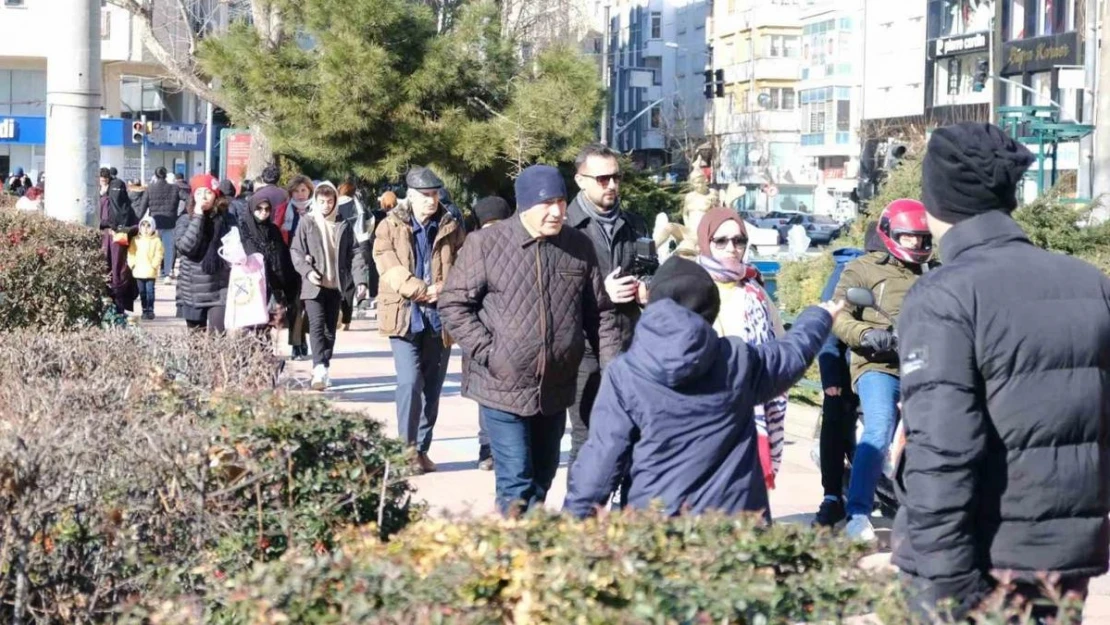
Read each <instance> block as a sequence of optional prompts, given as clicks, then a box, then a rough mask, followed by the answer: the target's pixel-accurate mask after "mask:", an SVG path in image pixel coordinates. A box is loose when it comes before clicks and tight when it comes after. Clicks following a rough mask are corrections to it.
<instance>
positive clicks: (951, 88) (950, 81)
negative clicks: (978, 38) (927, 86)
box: [933, 52, 990, 106]
mask: <svg viewBox="0 0 1110 625" xmlns="http://www.w3.org/2000/svg"><path fill="white" fill-rule="evenodd" d="M986 59H987V53H986V52H982V53H979V54H965V55H962V56H951V57H948V58H945V59H938V60H937V63H936V66H935V72H934V73H935V77H936V81H935V83H934V84H933V101H934V105H935V106H952V105H956V104H975V103H980V102H988V101H989V100H990V92H989V91H988V90H987V89H984V90H983V91H975V69H976V66H977V65H978V64H979V62H980V61H985V60H986Z"/></svg>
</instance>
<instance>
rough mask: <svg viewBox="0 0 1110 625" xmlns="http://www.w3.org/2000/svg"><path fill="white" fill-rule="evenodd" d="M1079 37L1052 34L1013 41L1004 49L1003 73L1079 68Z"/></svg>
mask: <svg viewBox="0 0 1110 625" xmlns="http://www.w3.org/2000/svg"><path fill="white" fill-rule="evenodd" d="M1079 56H1080V46H1079V34H1078V33H1076V32H1074V31H1073V32H1070V33H1061V34H1059V35H1048V36H1045V37H1036V38H1034V39H1022V40H1021V41H1010V42H1007V43H1006V44H1005V45H1003V46H1002V58H1003V60H1004V61H1005V63H1004V65H1003V66H1002V73H1003V74H1021V73H1023V72H1043V71H1047V70H1051V69H1052V68H1054V67H1056V66H1057V65H1079V64H1080V62H1079Z"/></svg>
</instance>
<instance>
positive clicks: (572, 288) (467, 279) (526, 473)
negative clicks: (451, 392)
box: [439, 165, 621, 516]
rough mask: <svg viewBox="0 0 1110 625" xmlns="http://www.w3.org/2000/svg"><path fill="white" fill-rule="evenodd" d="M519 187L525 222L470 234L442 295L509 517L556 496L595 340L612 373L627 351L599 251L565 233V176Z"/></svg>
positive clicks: (539, 172)
mask: <svg viewBox="0 0 1110 625" xmlns="http://www.w3.org/2000/svg"><path fill="white" fill-rule="evenodd" d="M515 190H516V205H517V212H518V215H517V216H516V217H515V218H510V219H506V220H504V221H500V222H498V223H496V224H494V225H492V226H490V227H489V228H485V229H483V230H479V231H477V232H474V233H473V234H471V235H470V236H469V237H468V240H467V243H466V245H465V246H464V247H463V249H462V253H461V254H460V255H459V261H458V263H457V264H456V267H455V269H454V271H452V272H451V275H450V276H448V278H447V286H446V288H444V290H443V293H442V294H441V295H440V298H439V310H440V313H441V314H442V315H443V321H444V324H445V325H446V327H447V330H448V331H449V332H450V333H451V336H453V337H454V338H455V339H456V340H457V341H458V342H459V346H460V347H462V350H463V352H464V353H465V354H466V357H467V362H468V368H467V376H466V380H465V382H464V388H463V395H464V396H466V397H468V398H470V399H473V400H474V401H476V402H478V404H479V406H480V410H481V418H482V420H483V423H484V425H485V428H486V430H487V432H488V434H489V439H490V445H491V447H492V450H493V470H494V478H495V482H496V485H497V504H498V507H499V509H500V510H501V513H502V514H504V515H506V516H513V515H516V514H519V513H521V512H524V511H527V510H529V509H531V508H533V507H540V506H542V505H543V502H544V500H545V499H546V497H547V491H548V489H550V488H551V482H552V480H554V479H555V472H556V471H557V470H558V468H559V443H560V441H561V439H562V437H563V433H564V431H565V430H566V420H567V408H568V407H569V406H570V405H571V404H572V403H574V395H575V389H576V387H577V382H578V365H579V364H580V363H581V361H582V356H583V354H584V353H585V351H586V343H587V341H588V342H589V343H590V345H591V347H592V348H593V349H594V353H597V354H600V356H601V362H602V365H603V366H604V365H605V364H607V363H608V361H609V360H611V359H612V358H614V357H615V356H616V355H617V353H618V352H619V351H620V348H621V337H620V331H619V328H618V327H617V321H616V318H615V316H614V311H613V304H612V302H611V301H610V300H609V298H608V296H607V295H606V293H605V286H604V284H603V282H604V278H603V276H602V275H601V271H600V270H599V269H598V262H597V256H596V252H595V251H594V246H593V243H591V242H590V239H589V238H588V237H587V236H586V235H584V234H582V233H581V232H578V231H577V230H575V229H574V228H564V227H563V223H564V221H565V220H566V214H567V213H566V211H567V190H566V184H565V183H564V182H563V177H562V175H560V174H559V170H557V169H555V168H554V167H550V166H547V165H533V166H531V167H528V168H527V169H525V170H524V171H523V172H521V174H520V176H519V177H518V178H517V180H516V184H515Z"/></svg>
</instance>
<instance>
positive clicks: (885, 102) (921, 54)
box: [863, 0, 927, 140]
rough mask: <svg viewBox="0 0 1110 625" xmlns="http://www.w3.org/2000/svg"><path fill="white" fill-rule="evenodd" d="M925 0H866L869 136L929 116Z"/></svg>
mask: <svg viewBox="0 0 1110 625" xmlns="http://www.w3.org/2000/svg"><path fill="white" fill-rule="evenodd" d="M926 10H927V4H926V2H925V0H898V1H896V2H892V1H891V0H864V9H863V120H864V122H863V128H864V135H865V136H864V137H863V138H864V140H867V139H869V138H875V137H881V136H883V135H886V134H888V129H894V128H897V127H899V126H900V125H902V124H905V123H914V122H920V121H921V120H922V119H923V118H924V114H925V84H926V79H925V59H926V50H925V47H926Z"/></svg>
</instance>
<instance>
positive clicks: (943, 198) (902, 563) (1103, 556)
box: [893, 123, 1110, 622]
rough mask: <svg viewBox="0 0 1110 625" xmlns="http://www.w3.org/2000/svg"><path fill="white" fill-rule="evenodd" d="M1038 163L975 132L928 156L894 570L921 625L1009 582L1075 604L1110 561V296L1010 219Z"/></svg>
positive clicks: (941, 135)
mask: <svg viewBox="0 0 1110 625" xmlns="http://www.w3.org/2000/svg"><path fill="white" fill-rule="evenodd" d="M1032 160H1033V156H1032V155H1031V154H1030V152H1029V151H1028V150H1027V149H1026V148H1025V147H1024V146H1022V145H1021V144H1019V143H1016V142H1014V140H1013V139H1011V138H1010V137H1009V136H1007V135H1006V134H1004V133H1003V132H1002V131H1001V130H999V129H998V128H997V127H996V126H992V125H987V124H973V123H964V124H958V125H956V126H950V127H947V128H941V129H939V130H937V131H935V132H934V133H933V135H932V138H931V139H930V141H929V149H928V153H927V155H926V157H925V162H924V173H923V182H924V193H923V200H924V204H925V206H926V208H927V210H928V213H929V229H930V230H931V232H932V234H933V238H934V240H938V241H939V242H940V249H941V255H942V258H943V261H944V265H943V266H942V267H941V268H940V269H937V270H935V271H932V272H930V273H929V274H927V275H926V276H924V277H922V278H921V279H920V280H918V281H917V283H916V284H915V285H914V287H913V288H912V289H911V291H910V293H909V295H908V296H907V297H906V300H905V302H904V304H903V307H902V311H903V312H902V316H901V318H900V320H899V328H898V329H899V335H900V346H899V352H900V354H901V377H902V398H903V418H904V419H905V426H906V436H907V444H906V447H905V451H904V454H903V456H902V459H901V462H900V465H899V472H898V476H897V477H898V480H897V481H898V489H899V499H900V501H901V503H902V507H901V509H900V510H899V511H898V517H897V520H896V521H895V527H894V560H893V561H894V564H895V565H897V566H898V567H899V568H900V569H901V570H902V572H903V583H904V586H905V587H906V590H907V595H908V599H909V601H910V604H911V606H912V607H913V608H914V609H915V611H916V612H917V614H918V616H919V618H921V619H922V620H923V621H925V622H934V621H935V616H934V611H936V610H937V609H938V602H940V601H941V600H943V599H952V600H953V601H954V603H955V607H954V609H953V612H954V616H956V617H957V618H962V617H963V616H964V615H965V614H966V612H968V611H969V610H972V609H974V608H975V607H976V605H978V604H979V603H980V601H981V600H982V599H983V598H984V597H985V595H986V594H987V593H988V592H990V591H991V590H992V589H994V588H995V587H996V586H997V585H998V584H999V583H1001V582H1002V581H1003V580H1004V579H1010V580H1012V581H1013V582H1014V586H1013V587H1011V588H1009V589H1007V592H1008V594H1009V595H1010V596H1011V597H1014V598H1018V597H1020V598H1023V599H1032V598H1038V597H1040V596H1042V595H1043V591H1042V590H1041V589H1040V588H1039V584H1038V574H1039V573H1044V572H1047V573H1054V574H1057V575H1058V576H1059V580H1060V585H1061V586H1062V588H1061V590H1063V591H1064V592H1069V593H1072V594H1073V595H1074V596H1076V597H1077V598H1080V599H1082V598H1084V597H1085V596H1086V592H1087V585H1088V580H1089V579H1090V578H1091V577H1095V576H1098V575H1101V574H1102V573H1105V572H1106V570H1107V560H1108V559H1110V546H1108V544H1110V521H1108V520H1107V515H1108V514H1110V279H1107V278H1106V276H1104V275H1103V274H1102V273H1101V272H1100V271H1099V270H1098V269H1096V268H1094V267H1092V266H1091V265H1088V264H1087V263H1084V262H1082V261H1080V260H1077V259H1075V258H1070V257H1068V256H1064V255H1061V254H1055V253H1052V252H1048V251H1045V250H1043V249H1040V248H1038V247H1036V246H1034V245H1033V244H1032V243H1030V241H1029V239H1028V238H1027V237H1026V235H1025V233H1024V232H1022V230H1021V228H1020V227H1018V225H1017V223H1016V222H1014V220H1013V219H1011V218H1010V215H1009V213H1010V212H1011V211H1012V210H1013V209H1014V207H1015V206H1016V205H1017V202H1016V200H1015V190H1016V186H1017V185H1018V184H1019V183H1020V181H1021V178H1022V174H1023V173H1024V171H1025V170H1026V169H1027V168H1028V167H1029V164H1030V163H1031V162H1032ZM1033 615H1034V618H1038V619H1043V618H1046V617H1052V616H1054V615H1055V608H1042V607H1037V608H1034V613H1033ZM1067 622H1071V621H1070V620H1069V621H1067ZM1076 622H1078V621H1076Z"/></svg>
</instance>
